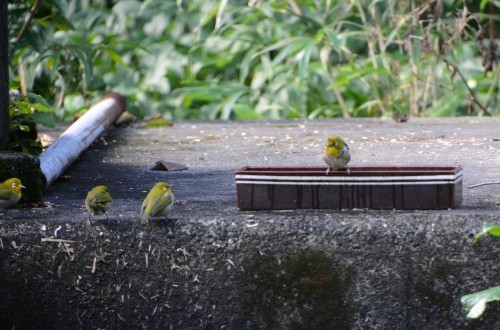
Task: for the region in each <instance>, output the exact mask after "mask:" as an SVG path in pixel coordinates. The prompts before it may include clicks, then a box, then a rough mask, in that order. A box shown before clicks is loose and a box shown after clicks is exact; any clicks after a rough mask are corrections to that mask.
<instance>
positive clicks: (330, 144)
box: [323, 135, 351, 175]
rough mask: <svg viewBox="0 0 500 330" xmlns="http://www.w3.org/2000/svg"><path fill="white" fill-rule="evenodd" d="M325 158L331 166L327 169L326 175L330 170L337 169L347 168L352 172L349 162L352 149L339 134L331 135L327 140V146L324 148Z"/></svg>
mask: <svg viewBox="0 0 500 330" xmlns="http://www.w3.org/2000/svg"><path fill="white" fill-rule="evenodd" d="M323 160H324V161H325V163H326V164H327V165H328V166H329V167H328V169H327V170H326V175H328V173H329V172H330V170H333V171H336V170H341V169H345V170H346V171H347V174H349V173H350V170H349V168H348V167H347V164H348V163H349V161H350V160H351V150H350V149H349V146H348V145H347V143H345V142H344V140H342V138H341V137H340V136H338V135H331V136H329V137H328V139H327V140H326V144H325V148H324V149H323Z"/></svg>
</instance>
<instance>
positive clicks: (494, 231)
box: [472, 223, 500, 244]
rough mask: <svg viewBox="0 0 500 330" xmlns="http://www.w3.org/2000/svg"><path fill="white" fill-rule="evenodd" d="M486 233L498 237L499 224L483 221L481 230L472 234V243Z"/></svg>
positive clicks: (499, 233)
mask: <svg viewBox="0 0 500 330" xmlns="http://www.w3.org/2000/svg"><path fill="white" fill-rule="evenodd" d="M486 234H490V235H493V236H497V237H500V225H493V224H490V223H485V224H484V226H483V230H482V231H481V232H480V233H478V234H476V236H474V240H473V241H472V244H475V243H476V242H477V241H478V240H479V239H480V238H481V237H482V236H484V235H486Z"/></svg>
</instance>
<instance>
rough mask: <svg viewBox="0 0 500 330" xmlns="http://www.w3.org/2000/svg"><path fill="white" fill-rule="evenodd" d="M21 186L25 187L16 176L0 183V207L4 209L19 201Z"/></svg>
mask: <svg viewBox="0 0 500 330" xmlns="http://www.w3.org/2000/svg"><path fill="white" fill-rule="evenodd" d="M23 188H26V187H25V186H23V184H22V183H21V180H19V179H18V178H10V179H8V180H5V181H4V182H3V183H0V209H6V208H8V207H11V206H12V205H14V204H16V203H17V202H19V200H20V199H21V195H22V194H21V189H23Z"/></svg>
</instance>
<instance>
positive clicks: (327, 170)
mask: <svg viewBox="0 0 500 330" xmlns="http://www.w3.org/2000/svg"><path fill="white" fill-rule="evenodd" d="M328 173H330V166H328V168H327V169H326V173H325V174H326V175H328Z"/></svg>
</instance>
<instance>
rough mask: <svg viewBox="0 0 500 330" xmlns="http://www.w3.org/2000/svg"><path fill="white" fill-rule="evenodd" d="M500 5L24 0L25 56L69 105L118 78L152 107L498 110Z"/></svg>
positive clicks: (20, 15) (63, 106)
mask: <svg viewBox="0 0 500 330" xmlns="http://www.w3.org/2000/svg"><path fill="white" fill-rule="evenodd" d="M412 3H414V4H415V6H414V7H410V5H411V4H412ZM37 4H38V5H37ZM35 6H38V8H37V10H36V14H35V15H33V20H32V21H31V24H30V25H29V28H28V29H27V30H26V32H25V33H24V34H23V37H22V38H18V37H19V31H21V30H22V24H23V22H26V17H29V16H30V14H29V11H30V9H31V8H34V7H35ZM499 8H500V4H499V3H498V2H497V1H493V0H491V1H489V0H482V1H481V2H480V3H476V2H472V1H452V0H447V1H437V2H428V1H412V2H408V1H396V0H373V1H363V0H350V1H322V0H288V1H284V0H273V1H261V0H250V1H241V0H239V1H236V0H235V1H227V0H219V1H216V0H194V1H173V0H171V1H165V0H147V1H137V0H124V1H110V0H108V1H104V0H100V1H77V0H49V1H43V2H41V1H39V0H20V1H11V4H9V11H10V15H11V20H10V31H11V33H12V39H13V40H15V42H13V43H12V45H11V54H12V55H11V58H12V68H13V70H14V72H17V76H18V79H19V81H21V82H22V83H23V84H24V85H25V90H31V91H33V92H35V93H38V94H40V95H42V96H43V97H44V98H46V99H47V100H48V101H49V102H50V103H52V104H54V106H55V108H56V109H57V115H58V116H59V117H60V118H69V117H72V116H73V115H75V114H76V113H78V112H79V111H82V110H85V108H86V107H87V106H88V105H89V103H91V102H94V101H95V100H96V99H98V98H100V97H101V96H102V95H103V94H104V93H105V92H107V91H116V92H119V93H122V94H123V95H125V96H126V97H127V99H128V107H129V111H131V112H132V113H134V114H135V115H137V116H138V117H143V116H146V115H151V114H155V113H161V114H164V116H165V117H167V118H176V119H183V118H197V119H259V118H318V117H328V118H330V117H350V116H355V117H358V116H390V115H392V114H394V113H402V114H411V115H414V116H455V115H465V114H488V113H489V114H494V115H496V114H498V112H499V111H498V110H499V109H498V108H499V104H500V103H499V101H500V100H499V96H498V95H499V93H498V89H499V81H500V79H499V76H500V70H499V68H498V65H497V63H496V42H497V39H496V38H498V32H497V31H495V30H494V29H490V28H489V27H490V26H492V25H493V24H494V23H495V22H496V21H498V20H499V18H500V16H499V15H498V9H499ZM495 33H496V35H495ZM16 36H17V37H16ZM483 64H484V66H483Z"/></svg>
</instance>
